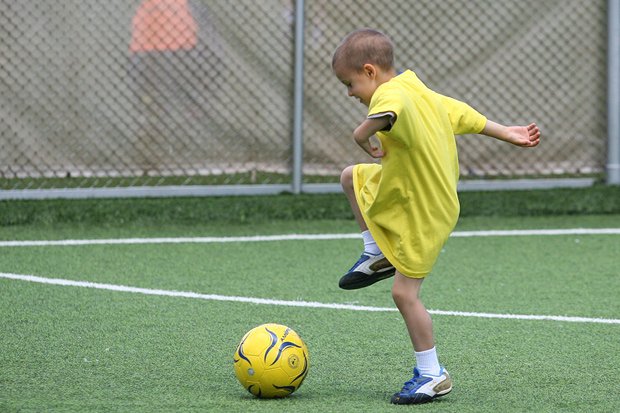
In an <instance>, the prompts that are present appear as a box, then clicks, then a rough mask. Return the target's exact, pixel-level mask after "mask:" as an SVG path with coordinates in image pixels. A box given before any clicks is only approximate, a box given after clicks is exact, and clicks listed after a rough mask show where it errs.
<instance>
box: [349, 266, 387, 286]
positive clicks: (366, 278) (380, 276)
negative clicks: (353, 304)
mask: <svg viewBox="0 0 620 413" xmlns="http://www.w3.org/2000/svg"><path fill="white" fill-rule="evenodd" d="M395 272H396V269H395V268H391V269H388V270H386V271H385V272H381V273H373V274H370V275H368V274H365V273H363V272H351V273H349V274H346V275H344V276H343V277H342V278H341V279H340V281H339V282H338V286H339V287H340V288H342V289H343V290H357V289H359V288H364V287H368V286H369V285H373V284H374V283H376V282H378V281H381V280H385V279H387V278H390V277H393V276H394V273H395Z"/></svg>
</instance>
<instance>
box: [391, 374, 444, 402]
mask: <svg viewBox="0 0 620 413" xmlns="http://www.w3.org/2000/svg"><path fill="white" fill-rule="evenodd" d="M450 391H452V379H451V378H450V375H449V374H448V372H447V371H446V369H444V368H443V367H442V368H441V370H440V371H439V375H438V376H433V375H431V374H420V372H419V371H418V368H417V367H415V368H414V369H413V378H412V379H411V380H409V381H407V382H406V383H405V385H404V386H403V388H402V390H401V391H400V392H398V393H395V394H394V395H393V396H392V400H390V401H391V402H392V403H394V404H420V403H427V402H430V401H432V400H434V399H436V398H437V397H441V396H444V395H446V394H448V393H450Z"/></svg>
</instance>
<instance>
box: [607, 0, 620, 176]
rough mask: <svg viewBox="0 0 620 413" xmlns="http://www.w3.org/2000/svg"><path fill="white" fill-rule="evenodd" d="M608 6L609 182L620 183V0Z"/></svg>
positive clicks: (615, 0)
mask: <svg viewBox="0 0 620 413" xmlns="http://www.w3.org/2000/svg"><path fill="white" fill-rule="evenodd" d="M607 6H608V10H607V13H608V14H607V15H608V18H609V21H608V22H609V25H608V29H607V30H608V42H609V43H608V51H607V79H608V82H607V88H608V89H607V90H608V93H607V133H608V144H607V183H608V184H610V185H620V0H608V1H607Z"/></svg>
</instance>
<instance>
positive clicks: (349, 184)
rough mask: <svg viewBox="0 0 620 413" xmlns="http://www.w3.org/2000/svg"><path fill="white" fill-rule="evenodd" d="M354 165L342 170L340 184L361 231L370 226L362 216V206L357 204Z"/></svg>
mask: <svg viewBox="0 0 620 413" xmlns="http://www.w3.org/2000/svg"><path fill="white" fill-rule="evenodd" d="M353 167H354V166H353V165H351V166H347V167H346V168H345V169H344V170H343V171H342V174H340V185H342V190H343V191H344V194H345V195H346V196H347V199H348V200H349V205H351V211H353V217H355V222H357V225H359V227H360V230H361V231H367V230H368V226H367V225H366V221H364V217H362V213H361V211H360V207H359V205H358V204H357V199H355V190H354V189H353Z"/></svg>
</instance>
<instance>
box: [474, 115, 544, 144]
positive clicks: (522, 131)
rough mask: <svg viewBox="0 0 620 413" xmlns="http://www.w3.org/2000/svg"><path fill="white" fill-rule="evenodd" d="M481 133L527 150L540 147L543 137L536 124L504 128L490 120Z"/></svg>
mask: <svg viewBox="0 0 620 413" xmlns="http://www.w3.org/2000/svg"><path fill="white" fill-rule="evenodd" d="M480 133H481V134H483V135H487V136H491V137H493V138H496V139H499V140H501V141H504V142H508V143H512V144H513V145H517V146H523V147H526V148H528V147H533V146H536V145H538V144H539V143H540V136H541V134H540V129H538V126H536V124H535V123H530V124H529V125H527V126H504V125H500V124H499V123H495V122H493V121H490V120H487V123H486V125H485V126H484V129H482V131H481V132H480Z"/></svg>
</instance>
